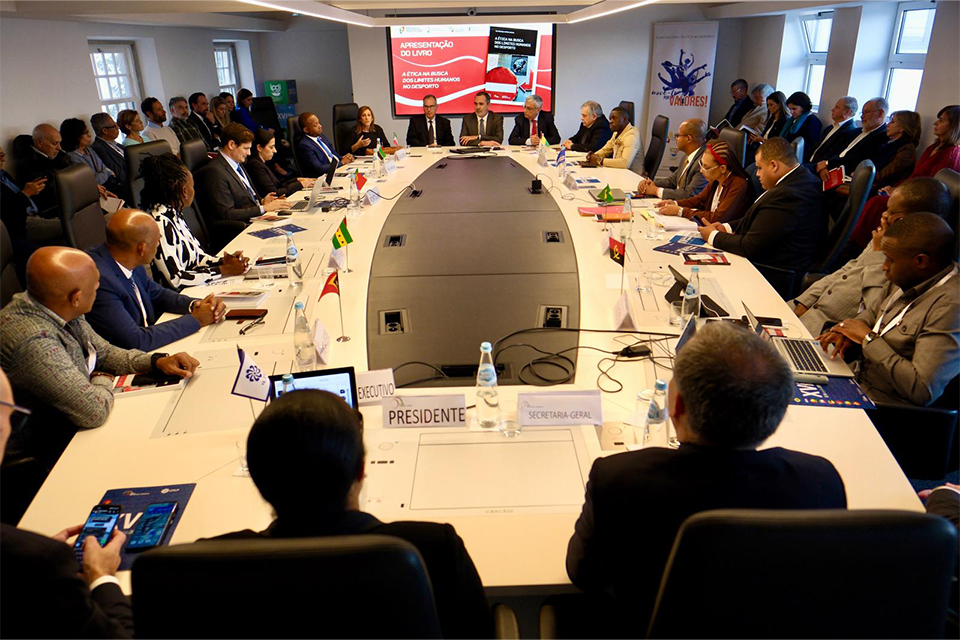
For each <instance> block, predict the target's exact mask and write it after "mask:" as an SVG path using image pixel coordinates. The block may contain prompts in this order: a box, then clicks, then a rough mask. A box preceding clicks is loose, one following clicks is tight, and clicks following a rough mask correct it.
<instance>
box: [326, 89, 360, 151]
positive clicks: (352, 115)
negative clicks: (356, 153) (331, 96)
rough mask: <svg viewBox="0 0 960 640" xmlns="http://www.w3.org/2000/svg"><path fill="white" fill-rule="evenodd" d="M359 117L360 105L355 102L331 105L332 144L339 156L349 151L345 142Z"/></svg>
mask: <svg viewBox="0 0 960 640" xmlns="http://www.w3.org/2000/svg"><path fill="white" fill-rule="evenodd" d="M359 118H360V107H359V106H358V105H357V103H356V102H348V103H344V104H335V105H333V144H334V146H335V147H336V148H337V153H338V154H340V155H341V156H342V155H344V154H346V153H349V152H350V147H349V145H348V144H347V141H348V140H349V139H350V138H349V135H350V129H353V128H354V127H356V126H357V120H358V119H359Z"/></svg>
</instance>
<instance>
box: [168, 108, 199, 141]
mask: <svg viewBox="0 0 960 640" xmlns="http://www.w3.org/2000/svg"><path fill="white" fill-rule="evenodd" d="M168 105H169V107H170V128H171V129H173V132H174V133H175V134H177V139H178V140H179V141H180V142H181V143H183V142H189V141H190V140H203V134H202V133H201V132H200V128H199V127H198V126H197V125H196V123H194V122H193V121H192V120H190V109H189V108H188V107H187V99H186V98H184V97H183V96H174V97H173V98H170V102H169V103H168ZM203 143H204V145H206V143H207V141H206V140H203Z"/></svg>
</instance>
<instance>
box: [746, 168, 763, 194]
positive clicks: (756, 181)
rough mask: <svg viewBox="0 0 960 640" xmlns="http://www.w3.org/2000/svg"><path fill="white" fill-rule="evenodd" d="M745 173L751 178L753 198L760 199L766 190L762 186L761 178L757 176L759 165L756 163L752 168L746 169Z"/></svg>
mask: <svg viewBox="0 0 960 640" xmlns="http://www.w3.org/2000/svg"><path fill="white" fill-rule="evenodd" d="M744 171H746V172H747V175H748V176H750V184H751V185H753V197H754V198H759V197H760V194H761V193H763V192H764V188H763V185H762V184H760V176H758V175H757V163H756V162H754V163H753V164H751V165H750V166H748V167H744Z"/></svg>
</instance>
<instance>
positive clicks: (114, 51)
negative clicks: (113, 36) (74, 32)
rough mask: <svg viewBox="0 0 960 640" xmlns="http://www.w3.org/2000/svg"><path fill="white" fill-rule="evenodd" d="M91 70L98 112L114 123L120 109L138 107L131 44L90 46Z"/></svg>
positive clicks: (137, 85) (119, 43) (134, 60)
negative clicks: (97, 99) (98, 100)
mask: <svg viewBox="0 0 960 640" xmlns="http://www.w3.org/2000/svg"><path fill="white" fill-rule="evenodd" d="M90 64H91V66H92V67H93V77H94V81H95V82H96V83H97V93H98V94H99V95H100V110H101V111H104V112H105V113H109V114H110V115H111V116H113V117H114V119H116V117H117V114H118V113H120V112H121V111H122V110H124V109H134V110H136V109H138V108H139V106H140V80H139V78H138V77H137V64H136V57H135V56H134V50H133V44H131V43H128V42H91V43H90Z"/></svg>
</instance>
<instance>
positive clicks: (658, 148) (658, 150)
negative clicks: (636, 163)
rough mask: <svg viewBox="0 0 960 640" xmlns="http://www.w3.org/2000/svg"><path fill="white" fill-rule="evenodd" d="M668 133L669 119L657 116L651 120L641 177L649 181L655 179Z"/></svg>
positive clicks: (665, 146)
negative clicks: (651, 125) (648, 141)
mask: <svg viewBox="0 0 960 640" xmlns="http://www.w3.org/2000/svg"><path fill="white" fill-rule="evenodd" d="M669 131H670V118H668V117H667V116H657V117H656V118H654V119H653V127H651V128H650V144H649V145H647V153H646V154H644V156H643V175H645V176H647V177H649V178H650V179H653V178H655V177H656V175H657V171H659V170H660V162H661V161H662V160H663V152H664V150H665V149H666V148H667V136H668V135H669Z"/></svg>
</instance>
